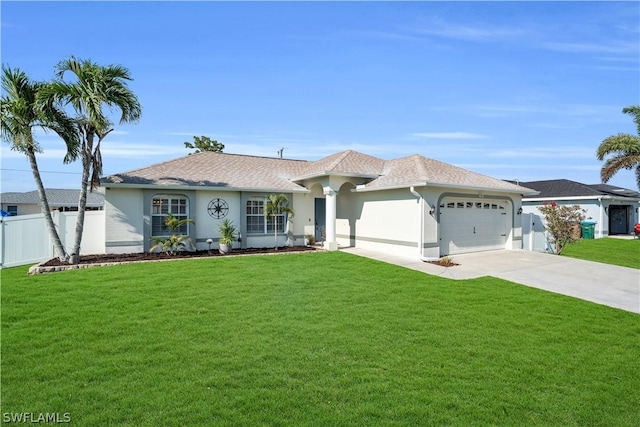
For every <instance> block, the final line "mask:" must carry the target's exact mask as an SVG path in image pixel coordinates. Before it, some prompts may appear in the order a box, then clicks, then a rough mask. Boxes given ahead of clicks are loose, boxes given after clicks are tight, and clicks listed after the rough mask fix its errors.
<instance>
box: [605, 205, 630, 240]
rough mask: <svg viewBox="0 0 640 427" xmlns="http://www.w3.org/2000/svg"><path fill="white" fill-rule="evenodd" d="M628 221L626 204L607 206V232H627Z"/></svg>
mask: <svg viewBox="0 0 640 427" xmlns="http://www.w3.org/2000/svg"><path fill="white" fill-rule="evenodd" d="M628 232H629V223H628V219H627V207H626V206H611V205H610V206H609V234H627V233H628Z"/></svg>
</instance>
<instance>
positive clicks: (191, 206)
mask: <svg viewBox="0 0 640 427" xmlns="http://www.w3.org/2000/svg"><path fill="white" fill-rule="evenodd" d="M102 188H103V190H104V194H105V211H106V252H108V253H126V252H141V251H146V250H148V249H149V247H150V238H151V237H152V236H159V237H161V236H162V235H163V234H166V233H167V230H166V229H163V227H162V224H163V222H164V217H165V215H166V214H167V213H168V212H171V213H173V214H174V215H176V216H178V217H185V218H186V217H188V218H191V219H193V220H194V221H195V224H188V225H186V226H185V227H184V229H183V230H182V231H183V232H184V233H185V234H187V235H189V236H190V237H191V239H192V240H193V241H194V242H196V246H197V249H199V250H204V249H207V243H206V241H207V239H213V240H214V241H217V239H218V237H219V236H218V232H217V230H218V225H219V224H220V222H221V221H223V219H225V218H227V219H230V220H231V221H233V223H234V224H235V225H237V226H238V227H239V230H240V233H241V236H242V241H241V243H239V244H238V243H237V244H236V247H238V246H240V247H270V246H273V244H274V236H273V224H272V223H271V221H265V217H264V211H263V209H264V206H265V199H266V197H267V196H268V195H269V194H273V193H276V194H281V193H282V194H284V195H286V196H287V197H288V199H289V201H290V206H291V207H292V208H293V209H294V211H295V217H294V218H293V219H290V218H285V217H280V218H278V221H277V224H276V226H277V227H278V231H279V236H280V242H279V245H285V244H288V245H304V243H305V236H308V235H315V236H316V237H317V238H318V239H321V240H323V241H324V246H325V248H327V249H329V250H335V249H337V248H338V247H346V246H354V247H362V248H369V249H373V250H381V251H391V252H392V253H394V254H398V255H404V256H407V257H420V258H423V259H436V258H439V257H441V256H443V255H452V254H459V253H464V252H473V251H484V250H494V249H520V248H521V247H522V225H521V223H522V221H521V219H520V217H519V214H520V213H521V209H520V208H521V200H522V195H534V194H536V192H535V191H533V190H530V189H528V188H525V187H523V186H518V185H515V184H512V183H509V182H505V181H502V180H499V179H494V178H491V177H488V176H486V175H481V174H478V173H475V172H471V171H468V170H465V169H462V168H459V167H456V166H453V165H450V164H446V163H443V162H440V161H436V160H432V159H429V158H425V157H423V156H420V155H412V156H409V157H403V158H399V159H394V160H383V159H379V158H376V157H373V156H370V155H367V154H363V153H359V152H356V151H351V150H349V151H343V152H340V153H336V154H332V155H330V156H328V157H325V158H323V159H321V160H318V161H302V160H288V159H280V158H268V157H257V156H247V155H235V154H223V153H214V152H202V153H198V154H192V155H188V156H185V157H182V158H178V159H175V160H170V161H167V162H164V163H159V164H155V165H151V166H149V167H145V168H141V169H137V170H133V171H129V172H124V173H119V174H115V175H111V176H107V177H104V178H103V179H102ZM289 219H290V220H289Z"/></svg>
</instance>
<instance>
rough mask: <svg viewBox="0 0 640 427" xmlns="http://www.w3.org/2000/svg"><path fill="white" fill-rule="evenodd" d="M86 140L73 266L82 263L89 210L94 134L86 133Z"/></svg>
mask: <svg viewBox="0 0 640 427" xmlns="http://www.w3.org/2000/svg"><path fill="white" fill-rule="evenodd" d="M85 137H86V140H85V141H83V144H82V145H83V147H82V182H81V183H80V197H79V199H78V217H77V218H76V234H75V240H74V243H73V252H72V253H71V261H70V263H71V264H77V263H78V262H79V261H80V245H81V244H82V233H83V232H84V213H85V211H86V209H87V188H88V187H89V175H90V170H89V169H90V168H91V151H92V148H93V132H91V131H86V134H85Z"/></svg>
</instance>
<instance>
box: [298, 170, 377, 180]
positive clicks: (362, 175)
mask: <svg viewBox="0 0 640 427" xmlns="http://www.w3.org/2000/svg"><path fill="white" fill-rule="evenodd" d="M323 176H342V177H347V178H369V179H374V178H379V177H380V175H379V174H365V173H352V172H330V171H322V172H315V173H310V174H307V175H301V176H296V177H293V178H291V181H293V182H296V181H304V180H305V179H313V178H320V177H323Z"/></svg>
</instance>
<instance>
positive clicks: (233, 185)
mask: <svg viewBox="0 0 640 427" xmlns="http://www.w3.org/2000/svg"><path fill="white" fill-rule="evenodd" d="M306 164H307V162H306V161H301V160H286V159H276V158H271V157H257V156H245V155H239V154H223V153H215V152H201V153H197V154H192V155H190V156H185V157H181V158H178V159H175V160H169V161H167V162H163V163H158V164H155V165H151V166H148V167H145V168H142V169H136V170H133V171H129V172H124V173H120V174H115V175H111V176H108V177H106V178H104V179H103V183H104V184H133V185H153V186H189V187H218V188H229V189H239V188H242V189H256V190H257V189H260V190H261V189H268V190H273V191H301V190H302V191H304V188H303V187H301V186H299V185H297V184H295V183H294V182H292V181H291V180H290V177H291V176H293V175H297V174H300V172H301V171H302V170H303V169H304V166H305V165H306Z"/></svg>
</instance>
